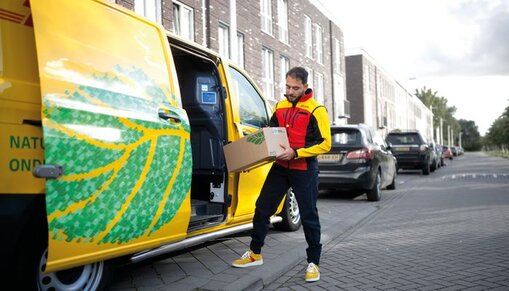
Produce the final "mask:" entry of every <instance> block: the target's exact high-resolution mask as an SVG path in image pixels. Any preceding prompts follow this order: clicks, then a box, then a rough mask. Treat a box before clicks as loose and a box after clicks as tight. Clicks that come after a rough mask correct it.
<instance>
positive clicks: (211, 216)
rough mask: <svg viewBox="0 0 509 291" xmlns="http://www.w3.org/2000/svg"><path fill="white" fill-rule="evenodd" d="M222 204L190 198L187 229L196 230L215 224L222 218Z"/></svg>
mask: <svg viewBox="0 0 509 291" xmlns="http://www.w3.org/2000/svg"><path fill="white" fill-rule="evenodd" d="M223 206H224V204H222V203H212V202H207V201H204V200H198V199H191V220H190V221H189V229H192V230H196V229H200V228H204V227H208V226H211V225H213V224H217V223H219V222H221V221H223V219H224V214H223V212H224V210H223Z"/></svg>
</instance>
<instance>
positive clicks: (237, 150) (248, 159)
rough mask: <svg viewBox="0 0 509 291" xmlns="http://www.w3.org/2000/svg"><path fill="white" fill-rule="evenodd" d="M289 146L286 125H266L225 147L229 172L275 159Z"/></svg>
mask: <svg viewBox="0 0 509 291" xmlns="http://www.w3.org/2000/svg"><path fill="white" fill-rule="evenodd" d="M281 145H285V146H287V147H288V146H289V143H288V136H287V135H286V129H285V128H284V127H265V128H262V129H260V130H257V131H255V132H253V133H251V134H250V135H247V136H245V137H243V138H241V139H239V140H237V141H235V142H232V143H229V144H227V145H225V146H224V147H223V149H224V156H225V159H226V165H227V167H228V171H229V172H239V171H245V170H249V169H252V168H256V167H259V166H261V165H263V164H266V163H268V162H272V161H274V160H275V158H276V156H278V155H280V154H281V153H283V148H282V147H281Z"/></svg>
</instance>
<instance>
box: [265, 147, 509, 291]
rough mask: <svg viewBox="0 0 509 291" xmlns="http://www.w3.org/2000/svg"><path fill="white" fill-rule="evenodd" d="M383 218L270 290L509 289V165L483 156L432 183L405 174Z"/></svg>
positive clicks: (464, 160)
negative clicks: (309, 273)
mask: <svg viewBox="0 0 509 291" xmlns="http://www.w3.org/2000/svg"><path fill="white" fill-rule="evenodd" d="M398 178H399V179H398V181H399V182H400V183H403V184H400V185H398V186H399V190H398V191H397V192H387V191H386V192H385V196H384V197H383V200H382V201H381V203H380V207H381V209H380V211H378V212H376V213H375V214H374V215H371V216H370V217H369V218H368V219H367V220H364V221H363V222H362V223H361V224H360V225H358V226H356V227H355V229H354V230H352V231H350V232H349V233H346V234H344V235H342V236H340V237H338V238H337V239H335V240H334V241H333V242H331V243H329V244H328V245H326V246H325V248H324V249H325V252H324V253H323V254H322V262H321V276H322V279H321V280H320V281H319V282H316V283H311V284H309V283H306V282H304V280H303V279H302V274H303V273H304V271H305V269H304V268H305V266H304V264H300V265H298V266H297V267H295V268H293V269H292V270H291V271H289V272H288V273H287V274H285V275H284V276H282V277H281V278H280V279H279V280H277V281H276V282H274V283H273V284H271V285H269V286H268V287H266V288H265V290H509V252H508V251H507V250H508V249H509V228H508V227H507V222H508V221H509V191H508V186H509V161H507V160H503V159H498V158H491V157H487V156H484V155H481V154H480V153H467V154H466V155H465V156H461V157H458V158H455V160H454V161H453V162H452V163H450V165H449V166H446V167H444V168H441V169H439V170H437V171H436V172H435V173H433V174H431V175H430V176H421V175H419V174H415V173H412V172H403V173H401V174H400V175H399V177H398Z"/></svg>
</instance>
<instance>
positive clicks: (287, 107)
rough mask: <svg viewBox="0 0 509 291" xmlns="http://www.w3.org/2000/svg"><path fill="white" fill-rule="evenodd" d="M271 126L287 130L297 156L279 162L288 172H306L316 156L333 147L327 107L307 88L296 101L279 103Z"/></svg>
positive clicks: (291, 145)
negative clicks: (289, 170) (292, 170)
mask: <svg viewBox="0 0 509 291" xmlns="http://www.w3.org/2000/svg"><path fill="white" fill-rule="evenodd" d="M270 126H272V127H276V126H278V127H285V128H286V132H287V134H288V140H289V142H290V147H292V148H293V149H294V150H295V153H296V157H295V159H293V160H291V161H283V160H276V163H277V164H279V165H281V166H283V167H285V168H289V169H295V170H307V169H308V167H309V163H311V162H315V161H316V156H317V155H320V154H324V153H326V152H328V151H329V150H330V148H331V133H330V122H329V115H328V114H327V109H326V108H325V106H323V105H321V104H319V103H318V102H317V101H316V100H315V99H313V91H312V90H311V89H307V90H306V92H305V94H304V95H303V96H302V97H301V98H300V99H298V101H297V102H294V103H293V102H290V101H288V100H282V101H279V102H278V103H277V104H276V106H275V108H274V112H273V114H272V117H271V119H270Z"/></svg>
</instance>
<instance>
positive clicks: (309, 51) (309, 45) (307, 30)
mask: <svg viewBox="0 0 509 291" xmlns="http://www.w3.org/2000/svg"><path fill="white" fill-rule="evenodd" d="M312 33H313V32H312V25H311V18H309V16H307V15H304V43H305V46H306V57H308V58H311V59H312V58H313V35H312Z"/></svg>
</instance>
